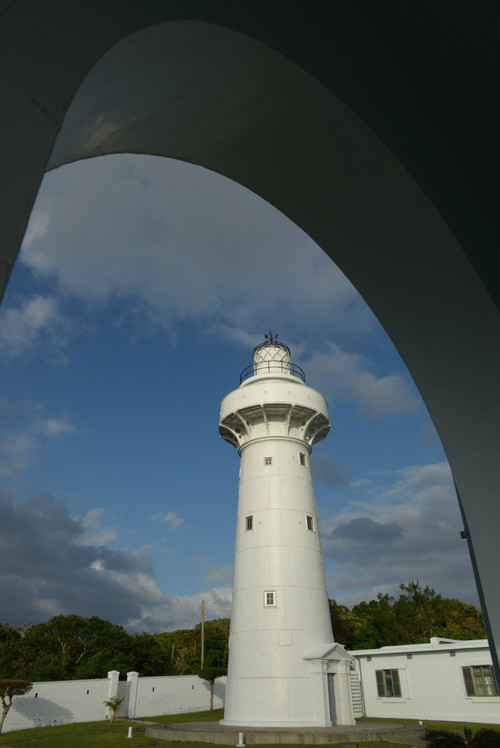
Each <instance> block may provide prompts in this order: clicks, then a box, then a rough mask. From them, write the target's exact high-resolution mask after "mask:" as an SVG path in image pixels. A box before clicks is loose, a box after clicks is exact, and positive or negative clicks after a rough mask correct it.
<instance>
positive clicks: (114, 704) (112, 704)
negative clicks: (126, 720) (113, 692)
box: [102, 696, 125, 722]
mask: <svg viewBox="0 0 500 748" xmlns="http://www.w3.org/2000/svg"><path fill="white" fill-rule="evenodd" d="M124 701H125V696H122V697H121V698H118V696H112V697H111V698H110V699H106V701H103V702H102V703H103V704H104V706H106V707H107V708H108V709H110V710H111V713H112V715H113V716H112V717H111V722H116V712H118V711H119V709H120V707H121V705H122V704H123V702H124Z"/></svg>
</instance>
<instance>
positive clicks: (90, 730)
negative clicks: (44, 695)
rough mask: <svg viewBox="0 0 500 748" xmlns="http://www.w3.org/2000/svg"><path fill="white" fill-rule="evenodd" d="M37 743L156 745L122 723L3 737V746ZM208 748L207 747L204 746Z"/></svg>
mask: <svg viewBox="0 0 500 748" xmlns="http://www.w3.org/2000/svg"><path fill="white" fill-rule="evenodd" d="M129 726H131V727H132V728H133V737H132V738H131V739H128V738H127V733H128V728H129ZM28 742H30V743H31V742H35V744H36V745H37V746H40V748H65V746H71V748H89V746H109V748H112V746H121V745H123V746H125V745H127V746H129V747H130V748H133V746H137V748H138V747H139V746H146V745H153V741H152V740H151V738H146V736H145V735H144V726H142V725H136V724H133V723H132V722H128V721H123V722H116V723H115V724H112V723H110V722H107V721H104V720H103V721H102V722H79V723H78V724H72V725H58V726H57V727H34V728H32V729H31V730H16V731H15V732H7V733H5V734H3V735H0V745H5V746H13V747H14V748H15V747H17V746H21V745H24V744H26V743H28ZM205 748H207V746H205Z"/></svg>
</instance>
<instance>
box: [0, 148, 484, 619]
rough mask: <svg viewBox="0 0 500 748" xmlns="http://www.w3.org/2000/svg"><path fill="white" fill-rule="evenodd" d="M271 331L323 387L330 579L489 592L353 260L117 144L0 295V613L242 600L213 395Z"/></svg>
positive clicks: (190, 613) (95, 164) (50, 199)
mask: <svg viewBox="0 0 500 748" xmlns="http://www.w3.org/2000/svg"><path fill="white" fill-rule="evenodd" d="M269 329H272V331H273V332H277V333H278V334H279V337H280V340H282V341H283V342H285V343H287V344H288V346H289V347H290V348H291V352H292V360H293V361H294V362H296V363H298V364H299V365H300V366H302V367H303V368H304V370H305V373H306V380H307V383H308V385H310V386H312V387H315V388H317V389H319V390H320V391H321V392H322V393H323V394H324V395H325V396H326V397H327V399H328V402H329V409H330V419H331V421H332V430H331V431H330V434H329V436H328V438H327V439H326V440H325V441H323V442H321V443H320V444H318V445H316V447H315V448H314V452H313V458H312V463H311V464H312V469H313V477H314V481H315V488H316V500H317V506H318V516H319V521H320V531H321V536H322V543H323V551H324V556H325V565H326V573H327V582H328V589H329V594H330V597H334V598H335V599H336V600H337V601H338V602H340V603H343V604H347V605H349V606H350V605H352V604H354V603H356V602H358V601H359V600H361V599H367V600H369V599H372V598H373V597H374V596H375V595H376V593H377V592H379V591H382V592H386V591H387V592H394V591H396V590H397V587H398V585H399V583H401V582H404V583H406V582H409V581H410V580H413V579H417V578H418V579H419V580H420V582H421V583H422V584H424V585H425V584H428V585H430V586H432V587H434V588H435V589H436V590H437V591H438V592H441V593H442V594H444V595H447V596H452V597H459V598H460V599H463V600H466V601H468V602H473V603H477V593H476V590H475V585H474V581H473V578H472V572H471V568H470V561H469V558H468V555H467V550H466V546H465V543H464V542H463V541H462V540H461V539H460V536H459V532H460V529H461V527H462V526H461V522H460V517H459V512H458V506H457V501H456V498H455V495H454V492H453V486H452V481H451V476H450V472H449V468H448V465H447V463H446V458H445V456H444V453H443V450H442V448H441V445H440V442H439V440H438V438H437V436H436V433H435V431H434V429H433V426H432V423H431V421H430V418H429V416H428V414H427V411H426V409H425V407H424V405H423V403H422V401H421V398H420V396H419V394H418V392H417V390H416V388H415V386H414V385H413V383H412V381H411V378H410V376H409V374H408V372H407V370H406V368H405V366H404V364H403V363H402V361H401V359H400V358H399V356H398V354H397V352H396V351H395V349H394V347H393V346H392V344H391V342H390V341H389V339H388V337H387V335H386V334H385V332H384V331H383V330H382V328H381V327H380V325H379V324H378V322H377V320H376V318H375V317H374V315H373V314H372V313H371V311H370V310H369V309H368V307H367V306H366V304H365V303H364V302H363V300H362V299H361V298H360V296H359V295H358V294H357V292H356V291H355V289H354V288H353V287H352V285H351V284H350V283H349V281H347V279H346V278H345V277H344V276H343V275H342V273H341V272H340V271H339V270H338V269H337V268H336V267H335V265H334V264H333V263H332V262H331V261H330V260H329V259H328V258H327V257H326V256H325V255H324V253H323V252H322V250H321V249H320V248H319V247H317V246H316V245H315V244H314V242H312V240H311V239H309V237H307V236H306V235H305V234H304V233H303V232H302V231H300V230H299V229H298V228H297V227H296V226H294V225H293V224H292V223H291V222H290V221H289V220H288V219H286V218H285V217H284V216H282V215H281V214H280V213H278V212H277V211H276V210H275V209H274V208H272V206H270V205H269V204H267V203H265V202H264V201H262V200H261V199H260V198H258V197H256V196H255V195H253V194H251V193H249V192H248V191H246V190H245V189H243V188H242V187H240V186H239V185H236V184H234V183H233V182H230V181H229V180H227V179H225V178H223V177H221V176H218V175H216V174H213V173H211V172H208V171H206V170H203V169H200V168H198V167H194V166H191V165H189V164H184V163H181V162H176V161H169V160H167V159H159V158H153V157H144V156H140V157H139V156H133V155H125V156H110V157H106V158H101V159H95V160H89V161H83V162H80V163H77V164H73V165H70V166H67V167H63V168H61V169H58V170H56V171H54V172H51V173H49V174H48V175H47V176H46V177H45V180H44V182H43V185H42V187H41V189H40V192H39V195H38V199H37V203H36V206H35V209H34V211H33V214H32V217H31V221H30V225H29V227H28V231H27V233H26V236H25V239H24V243H23V248H22V251H21V254H20V257H19V260H18V262H17V265H16V267H15V269H14V272H13V275H12V277H11V280H10V283H9V286H8V289H7V293H6V296H5V299H4V301H3V304H2V307H1V308H0V353H1V358H0V361H1V364H0V481H1V484H0V485H1V491H0V498H1V500H2V504H3V510H2V516H3V518H4V519H5V521H3V522H2V529H1V530H0V533H1V534H2V538H1V541H0V549H1V550H0V553H1V558H2V560H1V565H0V569H1V573H0V590H1V594H2V601H3V602H4V606H3V609H4V610H3V620H5V621H6V622H9V623H12V624H24V623H27V622H31V623H34V622H37V621H40V620H46V619H47V618H48V617H50V616H51V615H58V614H69V613H76V614H79V615H87V616H89V615H98V616H101V617H103V618H108V619H110V620H112V621H114V622H116V623H120V624H122V625H124V626H126V627H127V628H128V629H130V630H133V631H135V630H137V631H142V630H148V631H162V630H167V629H172V628H179V627H186V626H188V625H192V624H193V623H196V622H197V621H198V620H199V611H200V604H201V600H202V599H204V600H205V601H206V603H207V613H208V616H209V617H219V616H226V615H229V613H230V601H231V585H232V564H233V554H234V527H235V517H236V509H237V496H238V484H237V481H238V455H237V452H236V450H234V449H233V448H232V447H231V446H230V445H228V444H227V443H225V442H223V441H222V440H221V439H220V438H219V436H218V430H217V427H218V408H219V403H220V401H221V399H222V398H223V397H224V395H226V394H227V393H228V392H229V391H231V390H232V389H235V388H236V387H237V386H238V384H239V373H240V371H241V370H242V369H243V368H244V367H245V366H247V365H248V364H250V363H251V354H252V349H253V347H254V346H255V345H256V344H257V343H259V342H261V340H263V337H264V333H265V332H267V331H268V330H269Z"/></svg>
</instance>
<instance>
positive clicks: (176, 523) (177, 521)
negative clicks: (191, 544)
mask: <svg viewBox="0 0 500 748" xmlns="http://www.w3.org/2000/svg"><path fill="white" fill-rule="evenodd" d="M151 519H154V520H158V521H160V522H166V523H167V525H170V527H171V529H172V530H178V529H179V527H182V525H184V526H186V521H185V520H183V519H182V517H178V516H177V514H176V512H172V511H170V512H166V513H165V512H156V514H152V515H151Z"/></svg>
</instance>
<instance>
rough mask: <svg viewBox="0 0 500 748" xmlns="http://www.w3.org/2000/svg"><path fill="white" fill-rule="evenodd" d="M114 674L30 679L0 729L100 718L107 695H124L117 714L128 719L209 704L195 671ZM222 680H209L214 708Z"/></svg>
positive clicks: (219, 698) (220, 701)
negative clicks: (212, 682) (29, 685)
mask: <svg viewBox="0 0 500 748" xmlns="http://www.w3.org/2000/svg"><path fill="white" fill-rule="evenodd" d="M119 675H120V674H119V673H118V672H117V671H116V670H112V671H110V672H109V673H108V677H107V678H99V679H93V680H69V681H68V680H66V681H52V682H40V683H34V684H33V689H32V690H31V691H30V692H29V693H28V694H26V696H16V697H15V698H14V701H13V704H12V708H11V710H10V712H9V713H8V715H7V719H6V720H5V723H4V727H3V732H12V731H14V730H25V729H28V728H31V727H46V726H50V725H64V724H72V723H76V722H87V721H94V720H101V719H102V720H104V719H106V711H107V710H106V707H105V706H104V704H103V702H104V701H105V700H106V699H109V698H111V697H113V696H118V697H121V696H125V701H124V702H123V704H122V705H121V707H120V710H119V712H118V713H117V714H118V716H122V717H130V718H134V717H154V716H159V715H161V714H179V713H181V712H199V711H204V710H206V709H209V707H210V686H209V684H208V683H207V681H205V680H202V679H201V678H198V676H196V675H179V676H158V677H155V678H140V677H139V675H138V673H135V672H131V673H127V681H120V680H119ZM225 682H226V679H225V678H218V679H217V681H216V683H215V688H214V709H220V708H221V707H222V706H223V705H224V690H225Z"/></svg>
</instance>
